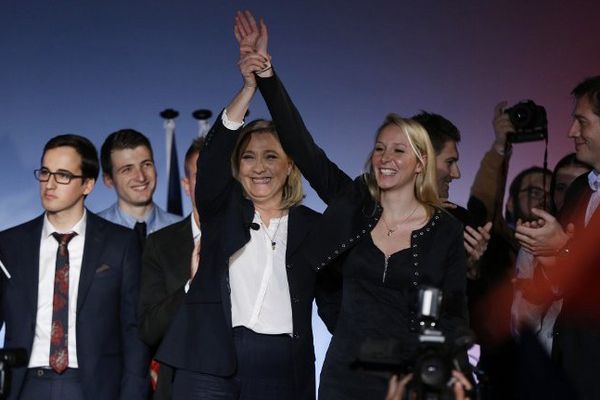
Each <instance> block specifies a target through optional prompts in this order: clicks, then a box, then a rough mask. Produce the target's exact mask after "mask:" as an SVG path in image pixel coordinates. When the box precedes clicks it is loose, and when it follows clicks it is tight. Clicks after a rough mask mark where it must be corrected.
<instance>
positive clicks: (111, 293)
mask: <svg viewBox="0 0 600 400" xmlns="http://www.w3.org/2000/svg"><path fill="white" fill-rule="evenodd" d="M98 170H99V166H98V156H97V152H96V149H95V148H94V145H93V144H92V143H91V142H90V141H89V140H88V139H86V138H84V137H82V136H78V135H60V136H57V137H54V138H53V139H51V140H50V141H48V143H46V146H45V147H44V151H43V153H42V159H41V166H40V168H39V169H36V170H35V171H34V176H35V177H36V179H37V180H38V181H39V189H40V198H41V202H42V207H43V208H44V210H45V212H44V213H43V214H42V215H40V216H39V217H37V218H35V219H33V220H31V221H29V222H26V223H24V224H22V225H18V226H16V227H13V228H10V229H8V230H6V231H3V232H0V259H1V260H2V262H3V264H4V265H5V267H6V269H7V271H8V274H6V275H2V276H0V324H1V323H2V322H4V323H5V324H6V341H5V346H6V347H7V348H24V349H25V350H26V351H27V354H28V355H29V361H28V365H27V367H22V368H15V369H14V370H13V374H12V389H11V392H10V393H9V394H8V397H7V398H8V399H9V400H13V399H20V400H33V399H42V400H44V399H51V400H54V399H56V400H58V399H61V400H80V399H81V400H83V399H86V400H89V399H92V400H113V399H119V398H121V399H140V400H142V399H146V396H147V389H148V382H147V379H146V374H147V365H148V362H149V354H148V349H147V347H146V346H145V345H144V344H143V343H142V342H141V341H140V339H139V338H138V329H137V319H136V303H137V298H138V291H139V279H140V278H139V275H140V254H139V247H138V244H137V239H136V237H135V235H134V234H133V233H132V232H131V231H130V230H128V229H125V228H123V227H120V226H117V225H115V224H112V223H110V222H108V221H105V220H104V219H102V218H99V217H98V216H96V215H94V214H93V213H91V212H89V211H87V210H86V209H85V206H84V201H85V197H86V196H87V195H88V194H90V193H91V192H92V190H93V188H94V185H95V183H96V179H97V177H98Z"/></svg>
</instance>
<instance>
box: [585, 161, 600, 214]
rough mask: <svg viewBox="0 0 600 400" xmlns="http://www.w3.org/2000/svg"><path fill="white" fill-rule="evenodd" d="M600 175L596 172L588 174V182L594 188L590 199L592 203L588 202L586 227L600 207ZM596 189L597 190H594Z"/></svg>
mask: <svg viewBox="0 0 600 400" xmlns="http://www.w3.org/2000/svg"><path fill="white" fill-rule="evenodd" d="M598 175H599V173H598V172H596V171H593V170H592V171H590V173H589V174H588V181H589V182H590V186H591V187H592V190H593V191H592V196H591V197H590V201H589V202H588V206H587V208H586V210H585V225H586V226H587V224H588V223H589V222H590V219H591V218H592V215H594V212H595V211H596V209H597V208H598V205H599V204H600V190H598V184H597V179H598ZM593 181H595V182H594V184H592V182H593ZM594 189H596V190H594Z"/></svg>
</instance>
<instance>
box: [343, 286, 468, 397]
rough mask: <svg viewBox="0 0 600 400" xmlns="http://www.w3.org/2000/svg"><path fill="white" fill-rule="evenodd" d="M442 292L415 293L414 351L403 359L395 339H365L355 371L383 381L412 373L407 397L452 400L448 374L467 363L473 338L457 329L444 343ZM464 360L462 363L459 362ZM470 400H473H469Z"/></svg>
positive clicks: (404, 351) (430, 289) (404, 352)
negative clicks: (467, 354) (416, 334)
mask: <svg viewBox="0 0 600 400" xmlns="http://www.w3.org/2000/svg"><path fill="white" fill-rule="evenodd" d="M442 299H443V296H442V292H441V290H440V289H437V288H434V287H421V288H420V289H419V291H418V301H417V303H418V309H417V317H418V319H419V329H420V334H419V337H418V348H417V351H416V352H414V351H413V352H412V355H411V356H410V358H409V359H406V355H407V354H408V351H407V350H408V349H406V348H405V346H402V344H401V343H399V341H398V340H397V339H393V338H387V339H383V340H381V339H371V338H367V339H366V340H365V341H363V343H361V346H360V349H359V354H358V359H357V362H356V363H355V367H357V368H360V369H362V370H364V371H366V372H370V373H374V374H377V375H380V376H383V377H389V376H391V374H401V375H404V374H407V373H412V374H413V378H412V380H411V381H410V382H409V384H408V386H407V397H406V398H409V399H418V400H445V399H454V392H453V388H452V382H453V378H452V370H461V369H463V368H462V366H464V364H466V363H467V361H466V352H467V350H468V348H470V347H471V346H472V345H473V342H474V337H473V334H472V333H471V332H470V331H469V330H468V329H467V328H464V329H457V332H456V333H457V334H456V335H455V336H456V339H455V340H454V341H452V342H450V341H448V339H447V338H446V337H445V335H444V334H443V332H442V331H441V330H440V329H439V327H438V324H439V317H440V312H441V307H442ZM463 356H464V362H461V361H463V360H462V358H463ZM471 398H473V397H471Z"/></svg>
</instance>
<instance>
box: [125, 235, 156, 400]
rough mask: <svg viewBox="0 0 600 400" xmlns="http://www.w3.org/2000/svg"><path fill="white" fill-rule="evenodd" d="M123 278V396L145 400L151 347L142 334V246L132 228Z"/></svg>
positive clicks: (147, 388) (129, 398)
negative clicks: (143, 340)
mask: <svg viewBox="0 0 600 400" xmlns="http://www.w3.org/2000/svg"><path fill="white" fill-rule="evenodd" d="M127 241H128V242H127V245H126V247H125V254H124V257H123V275H122V278H121V348H122V351H123V376H122V377H121V395H120V398H121V400H131V399H139V400H146V399H147V396H148V391H149V387H150V386H149V380H148V378H147V377H148V368H149V366H150V349H149V348H148V347H147V346H146V345H145V344H144V343H143V342H142V340H141V339H140V337H139V330H138V321H137V302H138V295H139V285H140V269H141V266H140V248H139V244H138V240H137V237H136V235H135V234H134V233H133V231H131V232H130V234H129V235H128V237H127Z"/></svg>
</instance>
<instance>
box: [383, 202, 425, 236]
mask: <svg viewBox="0 0 600 400" xmlns="http://www.w3.org/2000/svg"><path fill="white" fill-rule="evenodd" d="M417 208H419V203H417V205H416V206H415V208H413V210H412V211H411V212H410V214H408V215H407V216H406V217H404V218H403V219H402V221H401V222H399V223H397V224H396V226H395V227H394V229H391V228H390V226H389V225H388V223H387V222H386V221H385V218H383V215H382V216H381V220H382V221H383V223H384V225H385V228H386V229H387V232H386V235H387V236H388V237H390V236H392V234H393V233H394V232H396V231H397V230H398V227H399V226H400V225H402V224H403V223H405V222H406V221H408V219H409V218H410V217H412V215H413V214H414V213H415V211H417Z"/></svg>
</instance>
